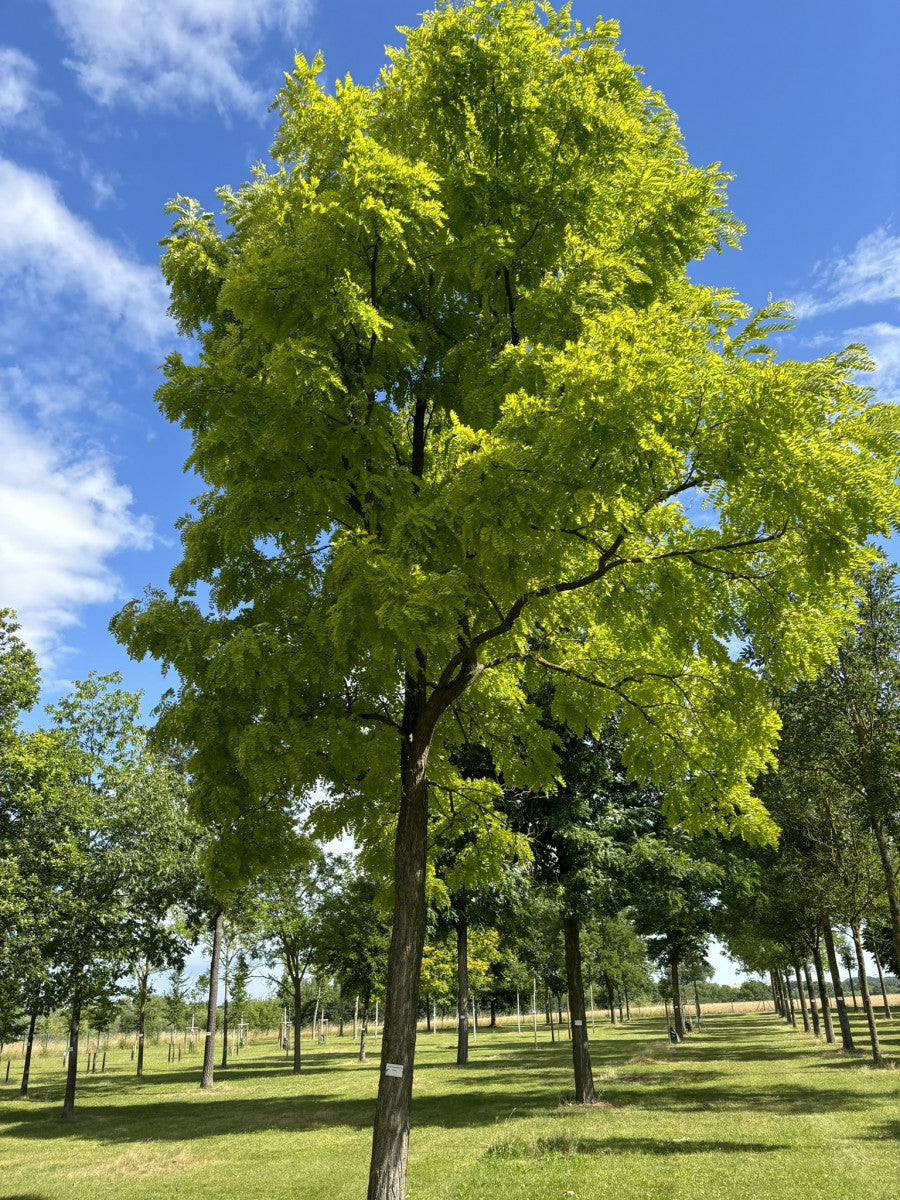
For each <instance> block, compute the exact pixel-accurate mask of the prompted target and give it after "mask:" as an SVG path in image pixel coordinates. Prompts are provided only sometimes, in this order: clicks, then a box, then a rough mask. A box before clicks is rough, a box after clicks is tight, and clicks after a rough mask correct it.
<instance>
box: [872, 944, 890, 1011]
mask: <svg viewBox="0 0 900 1200" xmlns="http://www.w3.org/2000/svg"><path fill="white" fill-rule="evenodd" d="M872 957H873V958H874V959H875V969H876V971H877V972H878V982H879V984H880V985H881V999H882V1001H883V1002H884V1015H885V1016H886V1017H887V1019H888V1020H889V1021H892V1020H893V1019H894V1018H893V1017H892V1016H891V1006H890V1004H889V1003H888V994H887V988H886V987H885V986H884V971H882V969H881V959H880V958H879V957H878V950H877V949H876V948H875V943H874V942H873V943H872Z"/></svg>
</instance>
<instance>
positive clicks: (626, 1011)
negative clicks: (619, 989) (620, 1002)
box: [623, 988, 631, 1021]
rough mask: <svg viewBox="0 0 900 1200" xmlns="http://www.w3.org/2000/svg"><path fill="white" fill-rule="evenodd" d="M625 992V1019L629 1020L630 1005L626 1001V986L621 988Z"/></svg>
mask: <svg viewBox="0 0 900 1200" xmlns="http://www.w3.org/2000/svg"><path fill="white" fill-rule="evenodd" d="M623 990H624V992H625V1020H626V1021H630V1020H631V1005H630V1004H629V1002H628V988H624V989H623Z"/></svg>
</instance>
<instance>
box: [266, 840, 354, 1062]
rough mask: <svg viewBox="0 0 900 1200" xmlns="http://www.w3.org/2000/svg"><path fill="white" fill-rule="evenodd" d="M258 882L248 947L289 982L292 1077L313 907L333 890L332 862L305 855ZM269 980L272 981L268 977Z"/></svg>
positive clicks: (312, 938) (311, 953)
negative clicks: (292, 1038)
mask: <svg viewBox="0 0 900 1200" xmlns="http://www.w3.org/2000/svg"><path fill="white" fill-rule="evenodd" d="M280 862H281V863H282V865H281V867H280V869H279V868H276V869H274V870H271V871H269V872H268V874H266V875H265V876H263V877H261V878H260V879H259V880H258V881H257V883H256V885H255V887H254V889H253V890H252V892H251V896H250V898H249V900H248V908H249V909H251V910H252V911H253V914H254V916H253V923H254V927H253V934H252V940H251V945H252V949H253V953H254V956H256V957H259V958H262V960H263V961H264V962H265V963H266V964H267V965H268V966H269V967H270V968H272V969H274V968H275V967H276V966H277V967H278V968H279V974H280V975H283V976H286V977H287V979H288V980H289V981H290V991H291V1000H292V1005H293V1026H294V1057H293V1068H294V1073H295V1074H298V1073H299V1072H300V1069H301V1065H302V1059H301V1042H302V1037H301V1014H302V1009H303V991H302V989H303V980H304V978H305V977H306V973H307V971H309V969H310V967H311V966H312V965H313V962H314V961H315V957H316V951H317V949H318V945H319V939H318V928H319V926H318V921H319V908H320V906H321V904H322V902H323V899H324V897H325V896H326V894H327V893H328V892H329V890H330V889H331V888H332V887H333V885H334V880H335V869H336V864H335V860H334V858H332V857H329V856H327V855H325V854H322V853H321V852H310V851H309V850H308V849H307V852H306V854H305V856H303V857H302V858H301V859H300V861H298V862H295V863H294V864H293V865H289V866H285V865H283V864H284V859H283V856H282V857H280ZM272 981H273V982H275V983H277V982H278V980H277V979H276V978H275V977H274V976H273V977H272Z"/></svg>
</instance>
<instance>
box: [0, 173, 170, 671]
mask: <svg viewBox="0 0 900 1200" xmlns="http://www.w3.org/2000/svg"><path fill="white" fill-rule="evenodd" d="M0 296H2V298H3V299H2V301H0V446H2V448H3V456H2V460H0V606H3V605H10V606H12V607H13V608H15V609H16V610H17V611H18V613H19V617H20V620H21V623H22V627H23V630H24V634H25V636H26V638H27V639H28V641H29V642H30V643H31V644H32V645H33V646H34V648H35V649H36V650H37V651H38V652H39V654H40V656H41V658H42V660H43V662H44V664H45V665H49V664H55V663H56V662H57V661H58V659H59V657H60V655H61V654H63V653H64V652H65V649H66V646H65V637H66V630H68V629H70V628H71V627H72V626H75V625H77V624H78V623H79V619H80V615H81V614H82V612H83V610H84V608H85V606H87V605H92V604H109V603H110V602H111V601H113V600H116V599H118V598H119V597H120V595H121V585H120V582H119V578H118V576H117V575H116V573H115V568H114V565H112V564H113V563H114V556H115V555H116V554H117V553H120V552H121V551H124V550H127V549H146V548H149V546H150V544H151V538H152V533H151V527H150V523H149V521H148V519H147V518H146V517H142V516H139V515H137V514H135V513H134V512H133V509H132V496H131V492H130V491H129V489H128V488H126V487H124V486H123V485H122V484H121V483H120V482H119V481H118V480H117V478H116V473H115V470H114V467H113V465H112V463H111V461H110V458H109V456H108V455H107V454H106V453H105V452H104V451H103V450H102V449H98V443H102V442H104V441H105V440H106V438H107V437H108V434H109V432H110V430H112V431H114V433H115V434H116V435H118V434H119V433H120V431H121V430H122V429H124V428H125V424H124V420H123V418H124V417H126V415H127V414H126V411H125V409H124V408H123V396H122V392H123V389H122V388H118V389H116V388H114V386H113V384H114V382H118V381H119V380H120V379H121V378H122V377H123V373H124V375H125V376H127V378H128V379H133V378H139V377H141V373H142V372H143V371H146V372H147V374H148V377H149V374H150V362H151V361H152V360H153V359H155V358H158V357H159V354H160V351H161V350H162V349H163V347H164V345H165V343H166V342H167V341H169V342H171V341H172V340H174V330H173V327H172V325H171V323H170V322H169V320H168V318H167V317H166V312H165V309H166V290H165V286H164V284H163V281H162V279H161V278H160V277H159V273H158V271H157V269H156V268H155V267H150V266H146V265H144V264H142V263H140V262H137V261H135V259H134V258H132V257H130V256H129V255H127V254H125V253H123V252H122V250H121V249H120V248H119V247H117V246H116V245H115V244H114V243H113V242H111V241H109V240H107V239H105V238H103V237H101V236H100V235H99V234H98V233H97V232H96V231H95V230H94V229H93V228H92V226H91V225H90V224H89V223H88V222H86V221H84V220H82V219H81V218H80V217H77V216H76V215H75V214H73V213H72V212H70V211H69V209H68V208H67V207H66V205H65V204H64V203H63V201H62V199H61V197H60V195H59V193H58V192H57V190H56V188H55V186H54V184H53V183H52V181H51V180H50V179H48V178H47V177H46V176H44V175H41V174H37V173H35V172H32V171H28V170H25V169H23V168H21V167H19V166H17V165H16V164H15V163H12V162H10V161H9V160H7V159H3V158H0ZM117 372H119V374H118V375H117ZM148 381H149V380H148Z"/></svg>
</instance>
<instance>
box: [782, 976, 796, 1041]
mask: <svg viewBox="0 0 900 1200" xmlns="http://www.w3.org/2000/svg"><path fill="white" fill-rule="evenodd" d="M778 976H779V978H780V979H781V986H782V987H783V989H784V994H785V996H786V997H787V1010H788V1015H787V1019H788V1021H790V1023H791V1025H792V1026H793V1028H794V1029H796V1028H797V1014H796V1013H795V1012H794V997H793V996H792V995H791V977H790V975H789V974H788V969H787V967H785V969H784V973H783V974H782V972H781V971H779V972H778Z"/></svg>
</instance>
